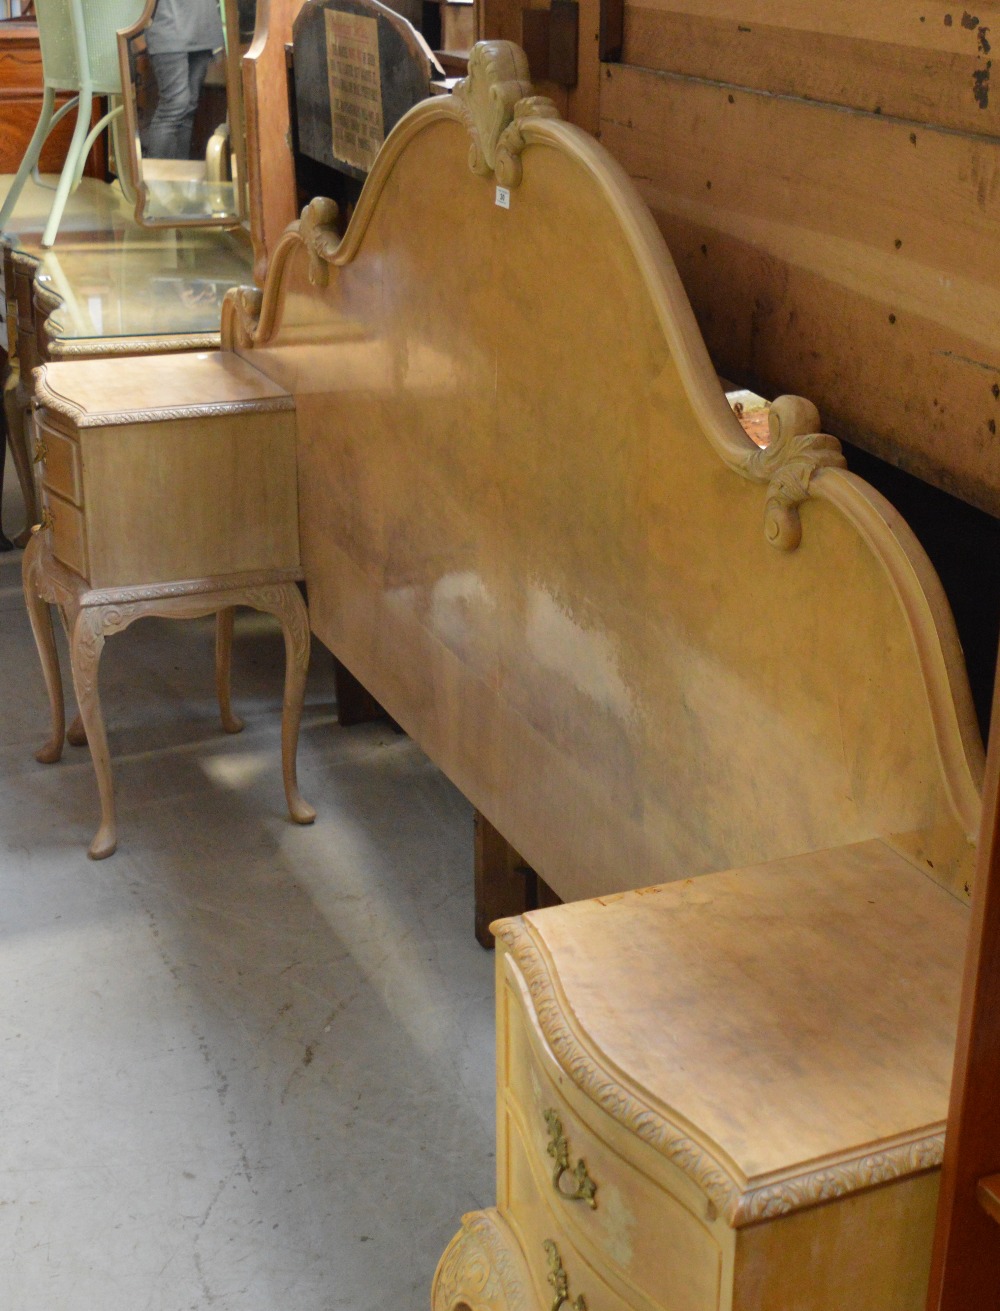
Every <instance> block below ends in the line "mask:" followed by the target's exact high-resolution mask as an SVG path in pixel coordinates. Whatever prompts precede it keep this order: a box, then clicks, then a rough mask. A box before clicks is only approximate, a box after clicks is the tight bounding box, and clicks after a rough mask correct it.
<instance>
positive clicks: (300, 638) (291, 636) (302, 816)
mask: <svg viewBox="0 0 1000 1311" xmlns="http://www.w3.org/2000/svg"><path fill="white" fill-rule="evenodd" d="M279 596H280V603H279V605H278V607H277V608H276V610H275V613H276V614H277V616H278V619H279V620H280V621H281V631H282V633H283V634H284V637H285V697H284V704H283V705H282V710H281V772H282V775H283V777H284V781H285V797H286V799H287V801H288V810H289V813H290V814H291V817H292V819H294V820H295V822H296V824H311V823H312V822H313V820H314V819H315V818H316V811H315V810H314V809H313V808H312V806H310V805H309V803H308V801H305V800H303V797H302V794H301V793H300V792H299V784H298V774H297V770H296V753H297V752H298V746H299V723H300V722H301V719H302V703H303V701H304V700H305V694H306V674H307V673H308V672H309V614H308V611H307V610H306V606H305V602H304V601H303V600H302V595H301V593H300V592H299V589H298V588H297V587H296V585H295V584H294V583H285V584H283V585H282V586H281V587H280V589H279Z"/></svg>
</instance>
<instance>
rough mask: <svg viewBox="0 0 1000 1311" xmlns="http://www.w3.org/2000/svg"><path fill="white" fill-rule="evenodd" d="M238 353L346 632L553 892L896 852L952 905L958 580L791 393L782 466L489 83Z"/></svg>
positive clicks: (321, 619) (421, 117)
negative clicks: (275, 394)
mask: <svg viewBox="0 0 1000 1311" xmlns="http://www.w3.org/2000/svg"><path fill="white" fill-rule="evenodd" d="M335 217H336V211H335V208H334V207H333V206H332V203H331V202H329V201H314V202H313V203H312V205H310V206H309V207H308V208H307V209H306V211H304V214H303V218H302V220H301V221H300V222H299V223H298V224H294V225H292V227H291V228H289V230H288V232H287V234H286V236H285V237H284V238H283V240H282V242H281V244H280V246H279V247H278V250H277V252H276V255H275V258H274V261H273V264H272V267H271V271H270V274H269V277H268V282H267V285H266V288H265V290H264V292H263V294H261V293H259V292H245V291H244V292H237V293H235V294H232V295H231V297H230V298H229V300H228V301H227V305H226V308H225V310H224V317H223V342H224V345H228V346H229V347H230V348H231V349H236V350H238V351H240V352H241V353H243V354H246V355H247V356H248V358H250V359H252V360H253V362H254V363H255V364H256V365H257V367H258V368H260V369H262V370H263V371H264V372H265V373H266V374H268V375H269V376H271V377H272V378H273V379H274V380H275V381H277V382H279V383H281V385H283V386H285V387H287V388H288V390H289V391H291V392H292V393H293V394H294V395H295V398H296V409H297V414H298V431H299V438H298V442H299V467H300V517H301V536H302V548H303V559H304V565H305V569H306V575H307V578H308V582H309V592H310V607H311V612H312V616H313V620H312V622H313V626H314V629H315V631H316V632H317V634H318V635H319V636H320V637H321V638H322V639H323V640H324V641H325V642H326V643H327V645H328V646H330V648H331V649H332V650H333V651H334V653H335V654H336V655H338V656H339V657H340V659H342V660H343V661H344V663H345V664H347V666H348V667H349V668H350V669H351V670H352V671H353V672H354V673H355V674H356V675H357V676H358V677H359V678H360V679H361V681H362V682H363V683H365V684H366V686H368V687H369V689H370V690H371V692H372V693H373V694H374V695H375V696H376V697H377V698H378V699H379V700H380V701H381V702H382V703H383V704H384V705H385V706H386V708H387V709H388V710H389V711H390V713H391V714H393V715H394V716H395V717H396V718H397V719H398V720H399V721H400V723H402V725H403V727H404V728H406V729H407V730H408V731H409V732H411V734H413V736H415V737H416V739H417V740H418V741H419V742H420V743H421V745H422V746H424V748H425V749H426V750H427V751H428V753H429V754H430V755H431V757H432V758H434V759H435V760H437V762H438V763H439V764H440V765H441V766H442V768H443V769H444V770H445V772H446V773H447V774H448V775H449V776H450V777H451V778H452V780H453V781H454V782H455V783H456V784H457V785H458V786H459V787H460V788H461V789H462V791H463V792H465V793H466V795H467V796H468V797H469V798H470V800H472V802H473V803H474V804H475V805H476V806H477V807H478V808H479V809H480V810H482V811H483V812H484V813H485V814H486V816H487V818H489V819H490V820H491V822H492V823H494V824H495V825H496V826H497V827H498V828H499V829H500V830H501V832H502V833H503V834H504V836H505V837H506V838H507V839H508V841H510V842H511V843H512V844H513V845H514V846H515V847H516V848H517V849H518V850H519V851H520V852H521V853H522V854H523V856H524V857H525V859H526V860H528V861H529V862H530V863H531V864H532V865H533V866H534V867H535V868H537V869H538V871H539V872H540V873H541V874H542V876H543V877H544V878H546V880H547V881H548V882H549V883H550V884H551V885H552V886H553V887H554V888H555V889H556V891H557V892H559V893H560V895H562V896H564V897H566V898H569V897H573V896H583V895H591V894H600V893H602V892H610V891H615V890H620V889H624V888H629V887H637V886H642V885H643V884H648V883H654V882H663V881H666V880H668V879H672V878H678V877H685V876H687V875H692V874H698V873H702V872H705V871H708V870H717V869H726V868H731V867H736V866H740V865H746V864H750V863H753V862H757V861H761V860H769V859H774V858H777V857H780V856H783V855H791V854H797V853H801V852H804V851H812V850H820V849H823V848H827V847H832V846H840V845H842V844H844V843H847V842H854V841H859V840H862V839H865V838H871V837H880V838H883V839H885V840H886V841H889V842H891V843H892V844H893V845H894V846H896V847H897V848H899V849H900V850H903V851H904V852H906V853H907V854H908V855H909V856H910V857H911V858H912V859H914V860H916V861H918V862H919V863H921V865H922V866H923V868H925V869H926V870H927V872H928V873H929V874H930V875H931V876H932V877H934V878H936V879H938V880H939V881H940V882H942V883H943V884H944V885H945V886H948V887H950V888H951V889H952V890H953V891H956V892H957V893H958V894H959V895H962V894H963V893H964V892H966V891H967V884H968V881H969V878H970V877H971V874H970V871H971V855H972V844H973V842H974V841H975V836H976V830H977V826H978V819H979V808H980V799H979V788H980V786H981V775H982V744H981V741H980V739H979V734H978V729H977V727H976V723H975V717H974V714H973V709H972V704H971V698H970V695H969V691H968V685H967V681H966V676H965V669H964V664H963V660H962V654H961V649H960V646H959V643H958V638H957V635H956V632H955V629H954V624H953V621H952V618H951V614H950V611H949V608H948V605H947V601H946V599H945V597H944V594H943V591H942V589H941V586H940V583H939V581H938V579H937V577H936V575H935V574H934V571H933V569H932V567H931V565H930V563H929V562H928V560H927V558H926V556H925V555H924V553H923V551H922V549H921V548H920V546H919V544H918V543H917V541H916V540H915V538H914V537H913V535H912V533H911V532H910V531H909V529H908V528H907V527H906V525H905V524H904V523H903V522H902V520H901V519H900V517H899V515H897V514H896V513H895V511H894V510H893V509H892V507H891V506H890V505H889V504H888V503H887V502H886V501H885V500H884V499H883V498H882V497H881V496H879V494H878V493H876V492H875V491H874V490H873V489H872V488H871V487H869V486H868V485H867V484H866V483H864V482H863V481H862V480H861V479H859V478H857V477H855V476H854V475H852V474H851V473H849V472H848V471H847V470H846V468H845V462H844V459H843V456H842V454H841V451H840V447H839V444H838V443H837V442H836V441H835V439H834V438H832V437H830V436H827V435H825V434H823V433H822V432H821V430H820V423H819V416H818V414H817V413H816V410H815V408H814V407H813V406H812V405H811V404H810V403H809V402H808V401H805V400H803V399H801V398H798V397H784V398H781V399H780V400H778V401H776V402H775V403H774V406H773V407H772V411H771V438H772V439H771V442H770V445H769V446H768V447H767V448H766V449H763V450H761V449H760V448H758V447H757V446H756V445H755V444H754V443H753V442H752V441H751V440H750V439H749V438H748V437H747V436H746V435H745V433H744V432H743V429H742V428H741V426H740V424H739V422H738V421H737V419H736V417H735V416H734V414H733V413H732V410H731V409H730V407H729V405H728V403H727V401H726V398H725V395H724V393H723V391H722V388H721V387H720V385H719V382H718V379H717V377H716V375H715V372H714V370H713V367H712V364H711V361H710V359H709V357H708V354H707V351H706V349H705V346H704V343H703V341H702V338H701V334H700V332H699V330H698V327H697V324H696V322H695V320H694V316H693V314H692V311H691V308H690V305H689V303H688V300H687V297H686V295H685V293H684V290H683V287H682V285H681V282H680V279H679V277H678V274H677V271H676V268H675V267H674V264H673V261H672V259H671V257H670V254H669V252H668V250H667V249H666V247H665V245H664V243H663V239H662V237H661V236H660V234H659V231H658V229H657V228H656V226H655V224H654V222H653V220H652V218H651V216H650V214H649V212H648V210H647V209H646V207H645V205H644V204H643V202H642V201H641V199H640V198H639V196H638V194H637V193H636V191H635V189H634V187H633V185H632V183H631V182H630V180H629V179H628V177H627V176H626V175H625V174H624V172H623V171H622V169H621V168H619V166H618V165H617V164H616V163H615V162H614V161H613V160H612V159H611V158H610V156H609V155H608V154H607V153H606V152H605V151H604V150H603V148H602V147H601V146H600V144H599V143H598V142H596V141H595V140H593V139H592V138H591V137H589V136H587V135H586V134H585V133H583V132H581V131H580V130H579V129H577V128H574V127H572V126H570V125H568V124H566V123H564V122H562V121H561V120H560V119H559V117H558V115H557V113H556V111H555V108H554V106H552V104H551V102H549V101H546V100H544V99H541V98H538V97H535V96H533V95H532V93H531V86H530V83H529V81H528V71H527V62H526V60H525V58H524V55H523V53H522V52H521V51H520V50H518V49H517V47H515V46H512V45H510V44H508V43H505V42H484V43H481V44H480V45H478V46H477V47H476V48H475V49H474V50H473V52H472V57H471V59H470V71H469V77H468V79H467V80H466V81H465V82H464V83H462V84H460V86H459V87H458V88H457V90H456V92H455V94H454V95H453V96H452V97H450V98H449V97H438V98H434V99H432V100H429V101H426V102H424V103H423V104H421V105H419V106H417V107H416V108H415V109H414V110H412V111H411V112H410V113H409V114H408V115H407V116H406V117H405V118H404V119H403V120H402V121H401V122H400V123H399V124H398V126H397V127H396V129H395V130H394V131H393V133H392V134H391V135H390V136H389V138H388V139H387V140H386V142H385V144H384V146H383V148H382V150H381V152H380V154H379V156H378V158H377V160H376V163H375V166H374V168H373V170H372V173H371V175H370V177H369V179H368V182H367V184H366V187H365V190H364V192H363V194H362V196H361V199H360V201H359V203H358V207H357V210H356V212H355V214H354V216H353V218H352V221H351V223H350V226H349V227H348V230H347V232H346V235H345V236H344V237H343V239H342V240H340V239H339V238H338V236H337V234H336V230H335V226H334V221H335Z"/></svg>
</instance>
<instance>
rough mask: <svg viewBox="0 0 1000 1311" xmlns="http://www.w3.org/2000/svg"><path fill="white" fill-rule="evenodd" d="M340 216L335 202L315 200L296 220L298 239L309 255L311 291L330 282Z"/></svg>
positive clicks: (337, 244)
mask: <svg viewBox="0 0 1000 1311" xmlns="http://www.w3.org/2000/svg"><path fill="white" fill-rule="evenodd" d="M339 216H340V210H339V209H338V208H337V203H336V201H333V200H329V199H328V198H327V197H326V196H317V197H316V199H315V200H311V201H310V202H309V204H308V205H307V206H306V207H305V209H304V210H303V211H302V217H301V218H300V219H299V236H300V237H301V238H302V241H303V242H304V243H305V247H306V250H308V252H309V281H310V282H311V283H312V284H313V286H314V287H325V286H327V285H328V283H329V281H330V261H331V260H332V259H333V256H334V254H335V252H336V250H337V247H338V246H339V245H340V230H339V228H338V227H337V220H338V218H339Z"/></svg>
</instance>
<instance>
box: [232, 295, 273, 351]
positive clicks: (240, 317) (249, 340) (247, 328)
mask: <svg viewBox="0 0 1000 1311" xmlns="http://www.w3.org/2000/svg"><path fill="white" fill-rule="evenodd" d="M263 304H264V293H263V292H262V291H261V290H260V289H259V288H257V287H230V289H229V290H228V291H227V292H226V294H225V297H224V298H223V301H222V332H221V336H222V347H223V350H230V351H232V350H249V349H250V347H251V346H252V345H253V344H254V339H255V338H256V336H257V326H258V324H259V323H260V311H261V307H262V306H263Z"/></svg>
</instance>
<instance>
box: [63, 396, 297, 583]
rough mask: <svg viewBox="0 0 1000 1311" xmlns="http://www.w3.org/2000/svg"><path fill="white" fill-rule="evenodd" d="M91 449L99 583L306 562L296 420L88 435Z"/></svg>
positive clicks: (156, 426) (89, 505) (154, 426)
mask: <svg viewBox="0 0 1000 1311" xmlns="http://www.w3.org/2000/svg"><path fill="white" fill-rule="evenodd" d="M81 447H82V453H83V478H84V497H85V500H86V510H87V531H88V540H89V544H90V561H91V582H92V583H93V585H94V586H95V587H125V586H130V585H133V584H139V583H159V582H167V581H169V580H171V579H192V578H207V577H212V576H214V575H222V574H230V573H242V572H246V571H258V570H265V569H287V568H294V567H295V566H297V565H298V560H299V551H298V525H297V494H296V484H295V418H294V415H292V414H280V413H279V414H252V413H248V414H236V415H223V416H215V417H206V418H203V419H195V420H190V419H189V420H180V421H171V422H167V423H140V424H128V425H123V426H121V427H109V428H94V429H85V430H84V431H83V432H82V434H81Z"/></svg>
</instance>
